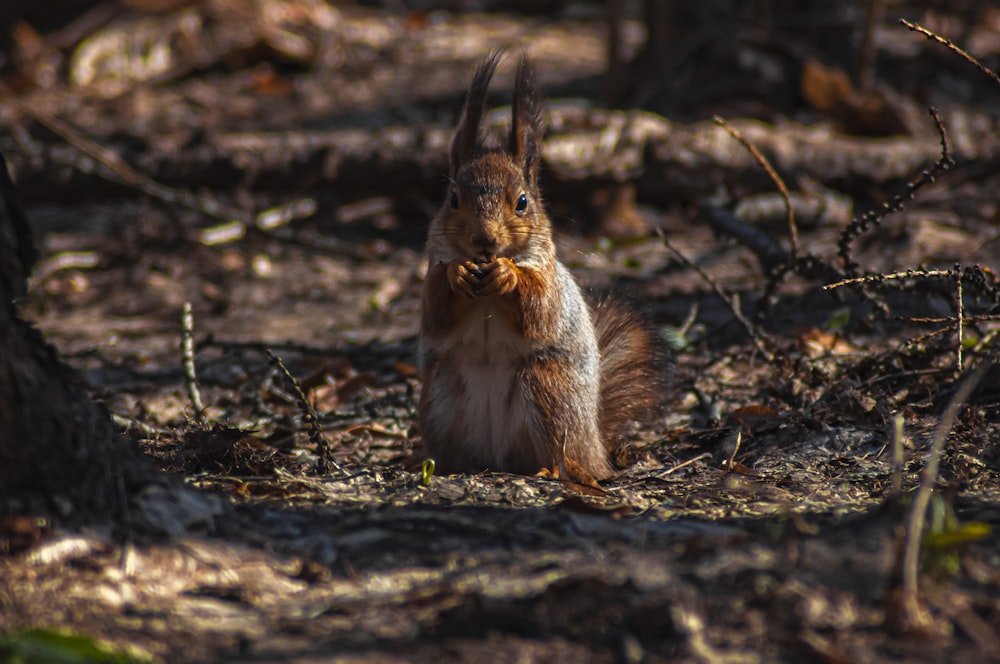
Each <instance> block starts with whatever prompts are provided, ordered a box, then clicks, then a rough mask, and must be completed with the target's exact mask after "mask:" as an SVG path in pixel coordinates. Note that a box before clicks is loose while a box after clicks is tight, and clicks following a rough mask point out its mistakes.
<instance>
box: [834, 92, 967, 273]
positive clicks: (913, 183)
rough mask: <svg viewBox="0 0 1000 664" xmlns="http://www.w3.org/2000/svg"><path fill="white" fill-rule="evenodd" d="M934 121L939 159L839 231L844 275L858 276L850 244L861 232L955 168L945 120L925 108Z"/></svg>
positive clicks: (839, 245) (838, 253) (895, 210)
mask: <svg viewBox="0 0 1000 664" xmlns="http://www.w3.org/2000/svg"><path fill="white" fill-rule="evenodd" d="M927 111H928V112H929V113H930V114H931V118H933V120H934V126H935V127H936V128H937V130H938V139H939V141H940V142H941V156H940V157H938V160H937V161H936V162H934V164H933V165H932V166H931V167H930V168H928V169H925V170H923V171H921V172H920V175H918V176H917V177H916V178H915V179H913V180H910V181H909V182H907V183H906V191H905V192H904V193H902V194H896V195H895V196H893V197H892V199H890V200H889V201H888V202H887V203H882V205H881V206H879V208H878V209H876V210H868V211H867V212H865V213H864V214H862V215H861V216H860V217H855V218H854V219H852V220H851V223H849V224H848V225H847V226H845V227H844V229H843V230H842V231H841V232H840V238H839V239H838V240H837V255H838V256H840V259H841V260H842V261H843V263H844V272H846V273H847V274H849V275H852V274H857V268H858V267H859V266H858V264H857V263H856V262H855V261H854V260H853V259H852V258H851V244H852V243H853V242H854V240H855V238H857V237H858V236H859V235H861V234H862V233H865V232H867V231H868V230H869V229H870V228H871V227H872V226H878V225H879V224H881V223H882V221H883V220H884V219H885V218H886V217H887V216H889V215H890V214H892V213H894V212H899V211H900V210H902V209H903V207H904V206H905V205H906V202H907V201H912V200H913V199H914V198H915V197H916V195H917V192H918V191H920V190H921V189H923V188H924V187H926V186H927V185H929V184H930V183H932V182H934V181H935V179H936V178H937V176H938V175H939V174H941V173H944V172H946V171H948V170H949V169H950V168H951V167H952V166H954V165H955V160H954V159H952V157H951V150H950V148H949V147H948V131H947V130H946V129H945V126H944V120H942V119H941V115H940V114H939V113H938V112H937V109H936V108H934V107H933V106H932V107H930V108H929V109H927Z"/></svg>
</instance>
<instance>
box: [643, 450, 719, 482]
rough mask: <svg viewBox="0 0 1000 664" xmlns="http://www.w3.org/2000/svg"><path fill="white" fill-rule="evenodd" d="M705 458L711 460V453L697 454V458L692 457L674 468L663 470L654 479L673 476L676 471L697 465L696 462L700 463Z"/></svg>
mask: <svg viewBox="0 0 1000 664" xmlns="http://www.w3.org/2000/svg"><path fill="white" fill-rule="evenodd" d="M705 458H708V459H711V458H712V453H711V452H703V453H702V454H699V455H698V456H696V457H694V458H692V459H688V460H687V461H684V462H682V463H679V464H677V465H676V466H673V467H671V468H668V469H667V470H664V471H663V472H661V473H657V474H656V477H665V476H667V475H673V474H674V473H676V472H677V471H678V470H680V469H682V468H687V467H688V466H690V465H691V464H693V463H697V462H699V461H701V460H702V459H705Z"/></svg>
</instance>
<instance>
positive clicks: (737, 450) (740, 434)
mask: <svg viewBox="0 0 1000 664" xmlns="http://www.w3.org/2000/svg"><path fill="white" fill-rule="evenodd" d="M742 443H743V432H742V431H737V432H736V444H735V445H733V453H732V454H730V455H729V461H728V462H727V463H726V468H725V470H727V471H729V472H732V470H733V464H735V463H736V455H737V454H739V453H740V445H741V444H742Z"/></svg>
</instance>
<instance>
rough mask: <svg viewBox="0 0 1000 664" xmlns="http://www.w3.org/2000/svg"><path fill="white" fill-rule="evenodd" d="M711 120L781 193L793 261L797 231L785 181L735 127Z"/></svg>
mask: <svg viewBox="0 0 1000 664" xmlns="http://www.w3.org/2000/svg"><path fill="white" fill-rule="evenodd" d="M713 119H714V120H715V124H717V125H719V126H720V127H722V128H723V129H725V130H726V131H727V132H729V135H730V136H732V137H733V138H735V139H736V140H737V141H739V142H740V145H742V146H743V147H744V148H746V149H747V151H748V152H749V153H750V154H751V155H753V158H754V159H756V160H757V163H758V164H760V167H761V168H763V169H764V172H766V173H767V175H768V177H770V178H771V180H772V181H773V182H774V184H775V186H776V187H777V188H778V191H779V192H781V198H782V200H784V201H785V217H786V219H787V220H788V237H789V239H790V241H791V254H792V260H793V261H794V260H795V258H796V257H797V256H798V255H799V229H798V226H796V224H795V212H794V210H793V209H792V200H791V197H790V196H789V195H788V187H787V186H785V181H784V180H782V179H781V176H779V175H778V173H777V171H775V170H774V168H773V167H772V166H771V164H770V162H768V160H767V159H766V158H765V157H764V155H763V154H761V152H760V150H758V149H757V146H755V145H754V144H753V143H751V142H750V141H748V140H747V139H746V138H745V137H744V136H743V134H741V133H740V132H739V130H738V129H736V127H733V126H732V125H730V124H729V123H728V122H726V120H725V118H723V117H722V116H721V115H716V116H715V117H714V118H713Z"/></svg>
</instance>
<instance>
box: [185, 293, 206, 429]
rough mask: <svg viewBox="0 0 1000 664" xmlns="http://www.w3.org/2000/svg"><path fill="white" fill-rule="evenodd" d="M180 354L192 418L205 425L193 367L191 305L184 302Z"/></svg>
mask: <svg viewBox="0 0 1000 664" xmlns="http://www.w3.org/2000/svg"><path fill="white" fill-rule="evenodd" d="M181 330H182V332H181V354H182V355H183V356H184V383H185V385H187V392H188V398H189V399H190V400H191V407H192V408H194V417H195V419H196V420H198V423H199V424H205V402H203V401H202V400H201V390H199V389H198V374H197V373H196V371H195V365H194V314H193V313H192V312H191V303H190V302H185V303H184V309H183V313H182V314H181Z"/></svg>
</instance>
